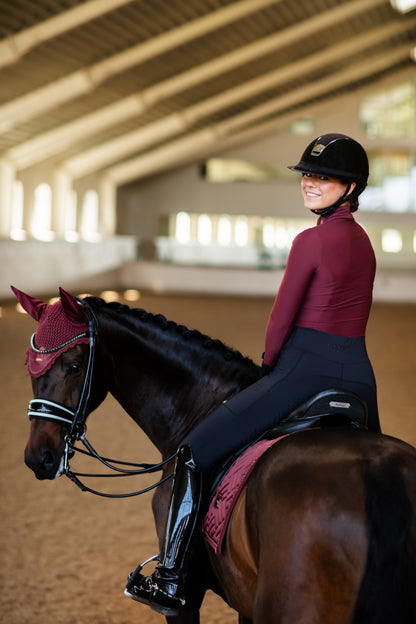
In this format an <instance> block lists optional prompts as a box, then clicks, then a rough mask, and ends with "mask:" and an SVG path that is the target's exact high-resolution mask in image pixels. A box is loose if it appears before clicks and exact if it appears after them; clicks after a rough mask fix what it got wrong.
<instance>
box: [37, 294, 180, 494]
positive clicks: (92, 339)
mask: <svg viewBox="0 0 416 624" xmlns="http://www.w3.org/2000/svg"><path fill="white" fill-rule="evenodd" d="M76 299H77V301H78V303H80V305H82V307H83V308H84V310H85V313H86V316H87V322H88V333H83V334H80V335H79V336H76V338H74V339H73V340H71V341H68V342H66V343H64V344H62V345H59V346H58V347H54V348H53V349H48V353H51V352H52V351H58V350H59V349H62V347H64V346H67V344H69V343H70V342H74V341H75V340H77V339H78V338H80V337H83V336H86V335H88V337H89V343H90V344H89V354H88V363H87V370H86V373H85V377H84V383H83V387H82V390H81V396H80V398H79V401H78V405H77V407H76V409H75V410H73V409H70V408H69V407H66V406H65V405H62V404H60V403H57V402H56V401H50V400H49V399H41V398H36V399H32V400H31V401H30V403H29V408H28V416H29V420H31V419H32V418H41V419H44V420H49V421H52V422H57V423H58V424H60V425H66V426H67V427H68V432H67V434H66V435H65V439H64V440H65V450H64V456H63V473H64V474H65V475H66V476H67V477H68V478H69V479H71V481H73V483H75V484H76V485H77V486H78V487H79V488H80V489H81V490H82V491H83V492H91V493H92V494H96V495H97V496H103V497H105V498H127V497H130V496H138V495H139V494H144V493H145V492H149V491H150V490H152V489H154V488H156V487H158V486H159V485H161V484H162V483H164V482H165V481H167V480H168V479H170V478H171V477H172V476H173V473H170V474H169V475H167V476H166V477H164V478H163V479H160V480H159V481H158V482H157V483H155V484H154V485H151V486H149V487H147V488H144V489H143V490H140V491H137V492H131V493H126V494H107V493H105V492H98V491H97V490H93V489H92V488H90V487H88V486H86V485H85V484H84V483H82V482H81V481H80V480H79V479H78V477H126V476H133V475H141V474H149V473H152V472H157V471H159V470H162V468H163V466H164V465H165V464H167V463H168V462H169V461H171V460H172V459H173V458H174V457H175V455H172V456H171V457H168V458H167V459H165V460H164V461H162V462H160V463H159V464H136V463H132V462H123V461H117V460H113V459H109V458H107V457H102V456H101V455H99V453H97V451H96V450H95V449H94V447H93V446H92V445H91V444H90V442H88V440H87V439H86V437H85V433H86V424H85V423H86V420H87V416H88V414H89V411H88V408H89V402H90V395H91V386H92V376H93V371H94V362H95V352H96V344H97V336H98V323H97V318H96V316H95V314H94V311H93V310H92V308H91V306H90V305H89V304H88V303H87V302H86V301H84V300H81V299H78V298H76ZM31 346H32V348H34V349H35V351H38V352H41V353H42V352H44V351H40V350H39V349H36V347H34V339H33V336H32V340H31ZM77 440H81V442H82V443H83V444H84V446H85V447H86V449H87V450H86V451H85V450H83V449H80V448H77V447H75V446H74V444H75V442H76V441H77ZM75 451H78V452H79V453H83V454H84V455H88V456H89V457H93V458H94V459H98V460H99V461H100V462H101V463H102V464H104V465H105V466H106V467H107V468H110V469H111V470H113V471H115V472H116V473H117V474H94V473H91V474H86V473H76V472H72V471H71V469H70V466H69V459H70V458H71V457H73V455H74V453H75ZM114 464H118V465H119V466H122V465H124V466H130V467H133V466H134V467H135V468H134V469H132V468H129V469H126V468H118V467H117V466H114Z"/></svg>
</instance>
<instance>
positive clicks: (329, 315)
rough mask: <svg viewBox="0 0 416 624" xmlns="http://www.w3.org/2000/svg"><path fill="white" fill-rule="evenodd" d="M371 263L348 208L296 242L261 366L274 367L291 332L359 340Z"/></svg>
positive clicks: (366, 308) (365, 316) (367, 304)
mask: <svg viewBox="0 0 416 624" xmlns="http://www.w3.org/2000/svg"><path fill="white" fill-rule="evenodd" d="M375 270H376V261H375V255H374V251H373V248H372V246H371V243H370V239H369V238H368V236H367V233H366V232H365V230H364V229H363V228H362V227H361V226H360V225H359V224H358V223H357V222H356V221H355V220H354V217H353V215H352V214H351V211H350V208H349V206H348V205H346V206H340V207H339V208H338V209H337V210H336V211H335V212H334V213H332V214H331V215H329V216H327V217H319V219H318V223H317V225H316V226H315V227H312V228H309V229H307V230H304V231H303V232H301V233H300V234H298V235H297V236H296V238H295V239H294V241H293V243H292V247H291V250H290V253H289V257H288V261H287V266H286V270H285V273H284V276H283V279H282V282H281V285H280V287H279V290H278V293H277V295H276V299H275V301H274V304H273V307H272V310H271V313H270V317H269V322H268V325H267V329H266V341H265V342H266V344H265V353H264V358H263V361H264V363H265V364H267V365H269V366H273V365H275V364H276V362H277V359H278V357H279V353H280V350H281V348H282V347H283V345H284V344H285V342H286V340H287V339H288V337H289V335H290V333H291V331H292V329H293V327H294V326H297V327H308V328H310V329H317V330H319V331H322V332H328V333H330V334H336V335H339V336H364V335H365V329H366V325H367V321H368V316H369V313H370V307H371V302H372V292H373V282H374V276H375Z"/></svg>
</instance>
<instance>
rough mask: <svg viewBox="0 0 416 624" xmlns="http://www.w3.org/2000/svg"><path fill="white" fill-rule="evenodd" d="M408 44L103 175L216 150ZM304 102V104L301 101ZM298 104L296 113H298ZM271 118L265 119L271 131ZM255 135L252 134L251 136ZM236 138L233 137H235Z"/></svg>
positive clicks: (126, 176) (379, 66)
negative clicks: (254, 126) (245, 131)
mask: <svg viewBox="0 0 416 624" xmlns="http://www.w3.org/2000/svg"><path fill="white" fill-rule="evenodd" d="M408 55H409V45H408V44H403V45H401V46H400V47H398V48H397V49H395V50H393V51H391V52H388V53H386V54H383V55H382V56H378V57H377V58H376V59H369V60H367V61H363V62H362V63H360V64H359V65H354V66H353V67H350V68H349V70H346V71H344V72H342V73H339V74H335V75H334V74H332V75H331V76H328V77H326V78H323V79H322V80H318V81H314V82H312V83H311V84H308V85H307V86H303V87H300V88H298V89H295V90H293V91H292V92H290V93H288V94H286V95H284V96H281V97H278V98H275V99H274V100H273V101H271V102H269V103H268V104H266V105H261V106H258V107H256V108H254V109H252V111H250V112H248V113H243V114H241V115H236V116H235V117H234V118H233V119H232V120H229V121H226V122H221V123H218V124H216V125H213V126H210V127H208V128H206V129H204V130H201V131H199V132H195V133H193V134H191V135H188V136H186V137H185V138H183V139H178V140H177V141H173V142H171V143H170V144H168V145H165V146H162V147H160V148H156V149H154V150H153V151H151V152H148V153H146V154H144V155H143V156H139V157H137V158H133V159H131V160H128V161H126V162H124V163H121V164H119V165H116V166H114V167H111V168H109V169H108V170H106V171H105V172H104V175H105V176H106V177H107V176H108V177H109V178H110V179H111V180H112V181H114V182H115V183H116V184H117V185H121V184H127V183H128V182H131V181H133V180H136V179H140V178H144V177H146V176H149V175H154V174H156V173H160V172H161V171H165V170H167V169H169V168H174V167H176V166H178V165H179V164H185V163H187V162H190V161H191V160H193V159H195V158H198V157H203V156H205V155H206V153H207V151H209V152H212V151H213V150H214V149H215V152H216V153H218V152H219V151H221V150H222V149H224V147H225V146H226V144H227V140H228V139H229V138H232V137H234V139H235V138H237V137H238V133H239V132H241V133H243V132H244V130H245V128H247V125H248V124H249V123H253V122H254V121H259V120H261V118H263V117H264V116H266V115H271V114H276V115H277V114H278V113H279V110H282V111H283V110H285V109H286V108H288V107H290V106H293V105H295V104H296V105H297V106H298V107H299V105H300V106H302V105H303V106H308V105H309V102H310V100H311V99H313V98H315V97H318V96H319V97H322V96H325V94H326V95H327V97H332V98H333V97H335V94H334V91H336V90H338V89H341V88H343V87H345V86H348V84H350V83H351V82H355V81H359V80H363V79H365V78H367V77H368V78H369V77H371V76H373V75H374V74H376V73H377V72H380V71H383V70H385V69H388V68H389V67H393V66H394V65H397V64H398V63H400V61H402V60H403V59H406V58H408ZM302 102H303V104H302ZM299 110H300V109H299V108H298V111H297V112H298V114H299ZM289 116H291V117H293V113H290V114H284V116H282V117H280V118H277V119H276V120H275V122H274V126H275V128H277V127H278V125H279V124H280V123H283V121H285V120H286V118H287V117H289ZM270 126H271V124H270V122H268V123H267V128H268V132H270ZM257 130H258V135H257V136H258V137H259V136H261V134H262V133H263V134H264V132H265V130H264V129H262V127H261V125H259V126H258V129H257ZM252 138H253V139H254V137H252ZM234 142H235V141H234Z"/></svg>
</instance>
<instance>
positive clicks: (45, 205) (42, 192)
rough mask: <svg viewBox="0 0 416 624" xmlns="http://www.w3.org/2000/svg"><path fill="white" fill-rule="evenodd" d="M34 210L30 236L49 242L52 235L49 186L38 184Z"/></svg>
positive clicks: (50, 192)
mask: <svg viewBox="0 0 416 624" xmlns="http://www.w3.org/2000/svg"><path fill="white" fill-rule="evenodd" d="M34 200H35V201H34V209H33V221H32V228H31V229H32V234H33V236H34V237H35V238H38V239H39V240H43V241H51V240H53V238H54V234H53V232H52V230H51V219H52V191H51V187H50V186H49V184H46V183H44V182H43V183H42V184H38V186H37V187H36V188H35V193H34Z"/></svg>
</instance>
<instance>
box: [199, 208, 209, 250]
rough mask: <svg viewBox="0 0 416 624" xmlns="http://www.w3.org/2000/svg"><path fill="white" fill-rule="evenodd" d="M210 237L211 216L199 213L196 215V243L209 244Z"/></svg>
mask: <svg viewBox="0 0 416 624" xmlns="http://www.w3.org/2000/svg"><path fill="white" fill-rule="evenodd" d="M211 238H212V227H211V217H209V216H208V215H206V214H201V215H199V217H198V243H200V244H201V245H209V244H210V242H211Z"/></svg>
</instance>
